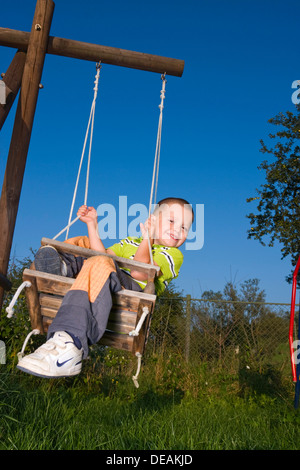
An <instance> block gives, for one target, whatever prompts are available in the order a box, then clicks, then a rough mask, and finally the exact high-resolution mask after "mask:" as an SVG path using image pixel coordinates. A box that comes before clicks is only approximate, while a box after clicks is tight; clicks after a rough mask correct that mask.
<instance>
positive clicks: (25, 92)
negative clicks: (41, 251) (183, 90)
mask: <svg viewBox="0 0 300 470" xmlns="http://www.w3.org/2000/svg"><path fill="white" fill-rule="evenodd" d="M54 7H55V4H54V2H53V0H37V2H36V7H35V12H34V17H33V22H32V27H31V31H30V33H28V32H25V31H17V30H11V29H8V28H2V27H0V46H5V47H12V48H15V49H17V52H16V54H15V57H14V58H13V60H12V62H11V64H10V67H9V68H8V70H7V72H6V73H5V74H4V78H3V81H4V82H5V85H6V104H4V105H3V104H0V129H1V128H2V126H3V123H4V122H5V120H6V117H7V115H8V113H9V111H10V109H11V107H12V104H13V102H14V100H15V98H16V96H17V94H18V91H19V89H20V96H19V102H18V106H17V110H16V115H15V121H14V128H13V133H12V138H11V143H10V148H9V154H8V158H7V165H6V170H5V176H4V181H3V186H2V193H1V198H0V239H1V244H0V308H1V307H2V303H3V294H4V289H7V288H10V284H9V282H8V281H7V278H6V274H7V269H8V264H9V258H10V251H11V245H12V240H13V235H14V229H15V222H16V217H17V213H18V207H19V200H20V195H21V189H22V183H23V176H24V171H25V166H26V160H27V154H28V149H29V143H30V138H31V132H32V128H33V121H34V116H35V109H36V105H37V99H38V94H39V91H40V89H41V88H43V86H42V85H41V78H42V72H43V66H44V60H45V57H46V55H47V54H53V55H59V56H64V57H72V58H76V59H81V60H88V61H93V62H99V61H100V62H101V63H102V64H111V65H116V66H120V67H128V68H132V69H136V70H145V71H149V72H155V73H159V74H164V73H165V74H167V75H170V76H176V77H181V76H182V74H183V69H184V61H183V60H179V59H173V58H169V57H162V56H157V55H153V54H146V53H143V52H135V51H128V50H124V49H119V48H115V47H108V46H101V45H98V44H91V43H86V42H81V41H74V40H70V39H67V38H59V37H53V36H50V35H49V33H50V28H51V23H52V17H53V12H54Z"/></svg>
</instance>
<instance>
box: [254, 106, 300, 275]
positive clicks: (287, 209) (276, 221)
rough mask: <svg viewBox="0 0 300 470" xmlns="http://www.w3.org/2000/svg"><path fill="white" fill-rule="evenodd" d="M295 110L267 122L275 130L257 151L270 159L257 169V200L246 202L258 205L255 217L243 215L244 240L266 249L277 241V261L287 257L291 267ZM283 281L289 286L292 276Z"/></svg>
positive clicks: (297, 171) (297, 211)
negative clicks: (260, 174)
mask: <svg viewBox="0 0 300 470" xmlns="http://www.w3.org/2000/svg"><path fill="white" fill-rule="evenodd" d="M296 109H297V111H298V114H293V113H292V112H290V111H288V112H286V113H285V114H284V113H279V114H278V115H277V116H275V117H274V118H272V119H270V120H269V122H270V123H271V124H272V125H274V126H276V127H277V128H278V130H277V132H276V133H275V134H269V138H270V145H269V146H267V144H265V143H264V141H263V140H261V150H260V151H261V152H262V153H263V154H269V155H270V156H272V159H271V161H267V160H264V161H263V162H262V163H261V164H260V166H259V167H258V168H259V170H264V171H265V173H266V182H265V183H264V184H262V185H261V186H260V188H259V189H257V196H255V197H250V198H248V199H247V202H253V201H258V205H257V213H253V212H251V213H250V214H248V215H247V217H248V218H249V219H250V224H251V227H250V229H249V230H248V238H253V239H255V240H258V241H259V242H260V243H261V244H262V245H264V246H265V245H266V244H267V245H268V246H270V247H271V246H273V245H274V242H275V241H278V242H279V243H280V244H281V246H282V248H281V253H282V258H281V259H283V258H285V257H287V256H290V257H291V263H292V266H295V265H296V263H297V260H298V257H299V255H300V236H299V235H300V158H299V156H300V146H299V139H300V127H299V123H300V113H299V111H300V106H298V107H297V108H296ZM271 141H274V145H273V146H272V145H271ZM286 279H287V281H289V282H290V281H291V279H292V274H290V275H288V276H287V278H286Z"/></svg>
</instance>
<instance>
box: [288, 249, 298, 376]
mask: <svg viewBox="0 0 300 470" xmlns="http://www.w3.org/2000/svg"><path fill="white" fill-rule="evenodd" d="M299 268H300V256H299V258H298V261H297V265H296V268H295V271H294V274H293V287H292V301H291V315H290V330H289V343H290V355H291V365H292V374H293V382H297V373H296V363H295V356H294V348H293V342H294V337H293V329H294V318H295V302H296V289H297V275H298V271H299ZM299 339H300V338H299Z"/></svg>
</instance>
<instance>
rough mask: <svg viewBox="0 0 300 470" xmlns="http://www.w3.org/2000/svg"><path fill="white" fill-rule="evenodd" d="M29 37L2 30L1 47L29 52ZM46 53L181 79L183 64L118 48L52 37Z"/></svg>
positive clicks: (25, 34)
mask: <svg viewBox="0 0 300 470" xmlns="http://www.w3.org/2000/svg"><path fill="white" fill-rule="evenodd" d="M29 36H30V35H29V33H27V32H25V31H17V30H14V29H8V28H0V45H1V46H7V47H14V48H17V49H21V50H23V51H26V50H27V47H28V42H29ZM47 53H48V54H53V55H59V56H64V57H72V58H74V59H82V60H90V61H93V62H98V61H100V60H101V63H104V64H110V65H118V66H121V67H128V68H133V69H139V70H145V71H148V72H157V73H166V74H167V75H173V76H177V77H181V76H182V74H183V69H184V61H183V60H179V59H172V58H169V57H162V56H158V55H153V54H145V53H143V52H135V51H128V50H125V49H119V48H116V47H108V46H101V45H98V44H91V43H87V42H81V41H74V40H72V39H64V38H59V37H53V36H50V37H49V42H48V47H47Z"/></svg>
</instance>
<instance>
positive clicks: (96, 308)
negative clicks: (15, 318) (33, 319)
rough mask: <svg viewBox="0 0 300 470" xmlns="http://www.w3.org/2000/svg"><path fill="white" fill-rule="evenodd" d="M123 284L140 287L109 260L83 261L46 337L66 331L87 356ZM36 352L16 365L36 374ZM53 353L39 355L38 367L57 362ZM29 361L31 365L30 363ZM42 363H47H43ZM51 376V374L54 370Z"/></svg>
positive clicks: (129, 287)
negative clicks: (45, 355) (114, 297)
mask: <svg viewBox="0 0 300 470" xmlns="http://www.w3.org/2000/svg"><path fill="white" fill-rule="evenodd" d="M124 276H125V277H124ZM122 285H123V286H124V287H126V288H127V289H132V290H138V291H141V290H142V289H141V288H140V286H139V285H138V284H137V283H136V282H135V281H133V280H132V279H131V278H130V276H128V275H126V274H124V273H123V272H122V271H120V270H119V268H118V267H116V266H115V264H114V262H113V260H112V259H110V258H106V257H104V256H96V257H92V258H89V259H88V260H86V262H85V263H84V265H83V267H82V269H81V271H80V273H79V275H78V277H77V278H76V280H75V282H74V284H73V286H72V288H71V289H70V290H69V292H68V293H67V294H66V295H65V297H64V300H63V302H62V305H61V307H60V309H59V310H58V312H57V315H56V317H55V319H54V320H53V322H52V324H51V325H50V327H49V330H48V338H49V339H50V341H51V339H52V335H53V334H54V339H55V338H56V335H58V334H60V333H61V332H67V333H68V334H69V335H70V337H71V338H72V341H73V342H74V344H75V345H76V344H77V346H78V347H79V349H80V348H81V346H82V349H83V355H84V357H87V355H88V346H89V344H94V343H96V342H98V341H99V339H100V338H101V337H102V335H103V333H104V331H105V329H106V325H107V321H108V317H109V313H110V310H111V307H112V294H113V293H114V292H117V291H119V290H121V289H122ZM78 339H79V344H78ZM69 342H70V341H69ZM47 343H48V341H47ZM47 343H46V344H47ZM36 353H38V350H37V351H36ZM36 353H33V354H31V355H29V356H25V357H24V358H23V359H21V361H20V362H19V364H18V367H19V368H20V369H21V370H23V371H25V372H29V373H33V372H32V368H34V373H37V372H36V371H37V368H38V367H39V365H38V362H39V360H40V359H39V356H38V355H37V356H38V357H37V356H36ZM55 354H57V352H56V351H54V352H49V355H48V357H47V358H42V361H41V368H44V369H45V367H46V368H47V367H48V363H51V364H52V363H53V361H54V362H55V361H57V355H56V356H55ZM32 362H33V363H34V366H32V364H31V363H32ZM45 362H47V364H46V366H45ZM59 363H60V362H59ZM51 367H52V369H55V365H54V366H53V364H52V365H51ZM79 372H80V370H79ZM79 372H78V373H79ZM58 373H60V371H58ZM39 375H42V373H40V374H39ZM43 376H44V377H47V374H46V373H45V374H44V375H43ZM58 376H59V375H58ZM51 377H53V372H52V375H51Z"/></svg>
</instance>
